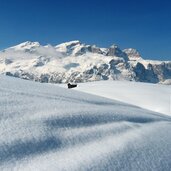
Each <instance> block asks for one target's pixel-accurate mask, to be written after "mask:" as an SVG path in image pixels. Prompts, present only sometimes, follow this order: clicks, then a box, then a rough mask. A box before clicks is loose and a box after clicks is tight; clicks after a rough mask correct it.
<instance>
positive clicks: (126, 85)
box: [77, 81, 171, 116]
mask: <svg viewBox="0 0 171 171" xmlns="http://www.w3.org/2000/svg"><path fill="white" fill-rule="evenodd" d="M77 90H80V91H83V92H87V93H91V94H95V95H99V96H103V97H107V98H110V99H114V100H119V101H122V102H125V103H129V104H132V105H137V106H139V107H142V108H145V109H148V110H152V111H155V112H159V113H163V114H166V115H170V116H171V86H166V85H161V84H149V83H137V82H128V81H98V82H91V83H82V84H79V86H78V88H77Z"/></svg>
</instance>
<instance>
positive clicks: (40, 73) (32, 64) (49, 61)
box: [0, 40, 171, 84]
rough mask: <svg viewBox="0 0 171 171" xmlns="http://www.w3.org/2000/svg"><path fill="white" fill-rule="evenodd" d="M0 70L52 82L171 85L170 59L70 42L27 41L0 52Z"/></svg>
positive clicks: (134, 51) (130, 50)
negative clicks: (163, 59) (129, 82)
mask: <svg viewBox="0 0 171 171" xmlns="http://www.w3.org/2000/svg"><path fill="white" fill-rule="evenodd" d="M0 73H1V74H5V75H9V76H14V77H19V78H23V79H27V80H34V81H39V82H51V83H67V82H87V81H99V80H128V81H138V82H148V83H162V84H171V61H154V60H145V59H143V57H142V56H141V55H140V53H139V52H138V51H137V50H136V49H133V48H128V49H123V50H121V49H120V48H119V47H118V46H117V45H116V44H113V45H112V46H110V47H109V48H99V47H97V46H96V45H86V44H84V43H81V42H80V41H78V40H76V41H70V42H66V43H62V44H59V45H56V46H52V45H46V46H43V45H41V44H40V43H39V42H30V41H27V42H24V43H21V44H19V45H16V46H13V47H10V48H7V49H4V50H2V51H1V52H0Z"/></svg>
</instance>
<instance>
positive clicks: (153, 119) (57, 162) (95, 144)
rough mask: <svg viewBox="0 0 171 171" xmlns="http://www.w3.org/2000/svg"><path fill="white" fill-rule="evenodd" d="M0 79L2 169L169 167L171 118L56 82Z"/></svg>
mask: <svg viewBox="0 0 171 171" xmlns="http://www.w3.org/2000/svg"><path fill="white" fill-rule="evenodd" d="M0 80H1V81H0V125H1V126H0V170H1V171H11V170H17V171H47V170H48V171H64V170H65V171H80V170H81V171H87V170H93V171H95V170H96V171H104V170H121V171H128V170H142V171H144V170H152V171H161V170H164V171H169V170H170V164H171V134H170V130H171V118H170V117H168V116H165V115H162V114H158V113H155V112H152V111H148V110H144V109H141V108H138V107H136V106H133V105H129V104H126V103H121V102H118V101H114V100H110V99H107V98H102V97H99V96H94V95H90V94H86V93H82V92H78V91H74V90H68V89H64V88H61V87H59V86H57V85H51V84H44V85H42V84H40V83H35V82H31V81H25V80H21V79H17V78H12V77H7V76H2V75H0ZM105 88H106V87H105Z"/></svg>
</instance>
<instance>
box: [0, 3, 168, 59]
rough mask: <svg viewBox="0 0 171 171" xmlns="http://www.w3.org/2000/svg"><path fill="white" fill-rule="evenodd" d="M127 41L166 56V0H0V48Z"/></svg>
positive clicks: (156, 56) (126, 45)
mask: <svg viewBox="0 0 171 171" xmlns="http://www.w3.org/2000/svg"><path fill="white" fill-rule="evenodd" d="M27 40H30V41H39V42H40V43H41V44H48V43H50V44H52V45H55V44H59V43H62V42H65V41H70V40H80V41H81V42H83V43H86V44H96V45H98V46H100V47H109V46H110V45H111V44H113V43H115V44H118V45H119V46H120V48H121V49H124V48H129V47H133V48H136V49H138V50H139V52H140V53H141V54H142V56H143V57H144V58H151V59H161V60H170V59H171V1H169V0H86V1H83V0H61V1H59V0H0V49H3V48H6V47H9V46H12V45H15V44H18V43H21V42H24V41H27Z"/></svg>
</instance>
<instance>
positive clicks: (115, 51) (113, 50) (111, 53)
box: [106, 45, 128, 60]
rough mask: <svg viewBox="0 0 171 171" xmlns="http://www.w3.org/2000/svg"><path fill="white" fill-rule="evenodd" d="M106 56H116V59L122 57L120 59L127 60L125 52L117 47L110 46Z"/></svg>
mask: <svg viewBox="0 0 171 171" xmlns="http://www.w3.org/2000/svg"><path fill="white" fill-rule="evenodd" d="M106 55H107V56H118V57H122V58H124V59H126V60H128V56H127V54H126V53H125V52H123V51H122V50H121V49H119V47H118V46H117V45H112V46H111V47H110V48H109V49H108V52H107V54H106Z"/></svg>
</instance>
